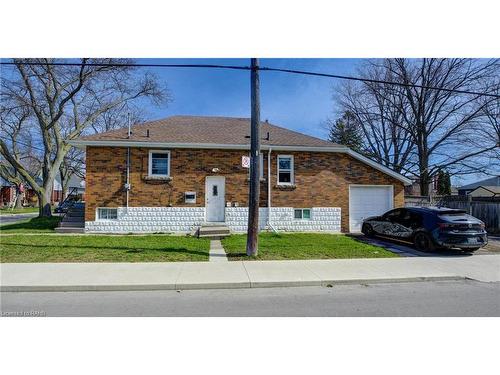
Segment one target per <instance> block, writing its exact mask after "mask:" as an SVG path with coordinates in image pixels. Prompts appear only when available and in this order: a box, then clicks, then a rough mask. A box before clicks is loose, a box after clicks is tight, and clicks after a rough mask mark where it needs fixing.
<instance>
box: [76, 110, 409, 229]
mask: <svg viewBox="0 0 500 375" xmlns="http://www.w3.org/2000/svg"><path fill="white" fill-rule="evenodd" d="M249 134H250V120H249V119H243V118H227V117H195V116H174V117H169V118H167V119H164V120H158V121H152V122H148V123H144V124H139V125H134V126H132V129H131V135H130V136H128V130H127V129H119V130H114V131H110V132H106V133H102V134H97V135H92V136H87V137H82V138H79V139H77V140H75V141H72V144H73V145H74V146H76V147H81V148H84V149H85V150H86V158H87V160H86V168H87V170H86V203H85V230H86V231H87V232H191V231H193V230H195V229H196V228H197V227H198V226H199V225H201V224H203V223H206V222H224V223H225V224H226V225H227V226H229V228H230V229H231V230H233V231H235V232H242V231H246V225H247V215H248V185H249V170H248V168H245V164H246V161H247V160H246V159H247V157H248V155H249ZM261 136H262V142H261V156H260V166H261V182H260V192H261V194H260V215H259V217H260V228H261V229H265V228H268V227H269V226H272V227H273V228H275V229H277V230H283V231H329V232H341V231H342V232H349V231H359V230H360V224H361V220H362V219H363V218H364V217H367V216H371V215H375V214H380V213H381V212H383V211H385V210H388V209H390V208H392V207H398V206H402V205H403V203H404V185H407V184H410V183H411V181H410V180H408V179H407V178H406V177H404V176H401V175H399V174H397V173H395V172H394V171H392V170H390V169H388V168H386V167H384V166H382V165H379V164H377V163H375V162H373V161H371V160H369V159H367V158H365V157H363V156H361V155H359V154H357V153H355V152H353V151H352V150H350V149H348V148H347V147H345V146H341V145H336V144H333V143H331V142H327V141H324V140H321V139H318V138H314V137H311V136H307V135H305V134H301V133H297V132H294V131H291V130H288V129H285V128H282V127H279V126H276V125H272V124H270V123H268V122H267V121H266V122H263V123H261ZM127 160H129V163H128V164H129V167H128V168H127Z"/></svg>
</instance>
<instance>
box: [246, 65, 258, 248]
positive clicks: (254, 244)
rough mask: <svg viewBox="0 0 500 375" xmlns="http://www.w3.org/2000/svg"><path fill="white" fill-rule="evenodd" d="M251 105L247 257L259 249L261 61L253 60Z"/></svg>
mask: <svg viewBox="0 0 500 375" xmlns="http://www.w3.org/2000/svg"><path fill="white" fill-rule="evenodd" d="M251 60H252V61H251V67H252V71H251V75H250V96H251V97H250V104H251V107H252V110H251V112H252V115H251V116H252V118H251V120H250V126H251V131H250V192H249V197H248V232H247V233H248V236H247V255H248V256H256V255H257V252H258V249H259V242H258V240H259V239H258V234H259V195H260V181H259V176H260V171H259V169H260V163H259V154H260V94H259V60H258V59H251Z"/></svg>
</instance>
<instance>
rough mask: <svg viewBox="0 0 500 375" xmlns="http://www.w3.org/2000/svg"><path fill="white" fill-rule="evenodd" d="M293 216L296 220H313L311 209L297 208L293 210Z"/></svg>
mask: <svg viewBox="0 0 500 375" xmlns="http://www.w3.org/2000/svg"><path fill="white" fill-rule="evenodd" d="M293 216H294V218H295V219H299V220H300V219H305V220H310V219H311V209H310V208H295V209H294V210H293Z"/></svg>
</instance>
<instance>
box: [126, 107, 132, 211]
mask: <svg viewBox="0 0 500 375" xmlns="http://www.w3.org/2000/svg"><path fill="white" fill-rule="evenodd" d="M127 122H128V137H127V138H128V139H130V134H131V131H130V113H127ZM125 190H126V192H127V213H128V198H129V191H130V147H127V183H126V184H125Z"/></svg>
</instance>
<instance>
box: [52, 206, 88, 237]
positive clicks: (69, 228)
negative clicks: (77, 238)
mask: <svg viewBox="0 0 500 375" xmlns="http://www.w3.org/2000/svg"><path fill="white" fill-rule="evenodd" d="M55 231H56V233H84V232H85V210H84V208H83V207H82V206H77V207H71V208H70V209H69V210H68V212H67V214H66V215H65V216H64V218H63V219H62V221H61V222H60V223H59V226H58V227H57V228H56V229H55Z"/></svg>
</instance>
